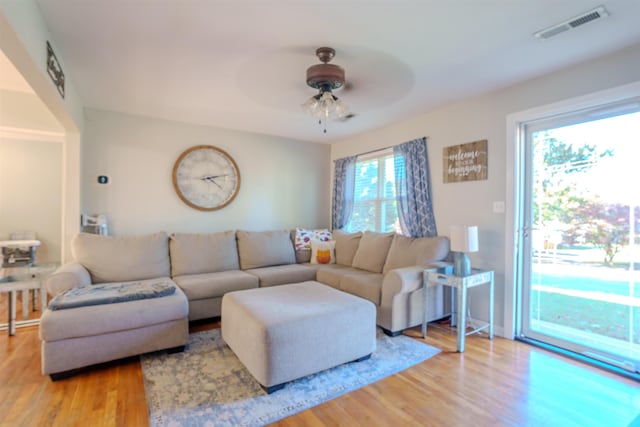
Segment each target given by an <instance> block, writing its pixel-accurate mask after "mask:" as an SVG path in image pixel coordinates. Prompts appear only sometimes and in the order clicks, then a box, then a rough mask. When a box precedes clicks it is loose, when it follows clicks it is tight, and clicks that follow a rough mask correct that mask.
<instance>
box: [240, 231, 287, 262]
mask: <svg viewBox="0 0 640 427" xmlns="http://www.w3.org/2000/svg"><path fill="white" fill-rule="evenodd" d="M236 237H237V239H238V255H239V256H240V268H241V269H243V270H247V269H250V268H259V267H269V266H271V265H284V264H295V263H296V255H295V252H294V251H293V243H292V242H291V234H290V232H289V231H287V230H274V231H238V232H237V233H236Z"/></svg>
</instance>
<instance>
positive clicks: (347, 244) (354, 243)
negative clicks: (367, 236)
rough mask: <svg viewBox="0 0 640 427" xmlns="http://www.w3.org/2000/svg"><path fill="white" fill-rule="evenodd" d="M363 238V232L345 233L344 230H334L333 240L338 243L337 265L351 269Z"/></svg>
mask: <svg viewBox="0 0 640 427" xmlns="http://www.w3.org/2000/svg"><path fill="white" fill-rule="evenodd" d="M361 238H362V232H361V231H358V232H357V233H345V232H344V231H342V230H333V239H334V240H335V241H336V264H341V265H346V266H348V267H351V264H352V263H353V257H354V256H355V254H356V251H357V250H358V245H359V244H360V239H361Z"/></svg>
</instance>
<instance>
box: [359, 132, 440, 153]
mask: <svg viewBox="0 0 640 427" xmlns="http://www.w3.org/2000/svg"><path fill="white" fill-rule="evenodd" d="M416 139H424V140H426V139H427V137H426V136H421V137H419V138H416ZM411 141H415V140H414V139H412V140H409V141H406V142H411ZM401 144H404V142H402V143H401ZM398 145H400V144H395V145H390V146H388V147H383V148H376V149H375V150H371V151H367V152H364V153H360V154H356V156H366V155H367V154H372V153H377V152H378V151H384V150H388V149H389V148H393V147H395V146H398Z"/></svg>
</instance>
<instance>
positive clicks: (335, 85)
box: [302, 47, 349, 133]
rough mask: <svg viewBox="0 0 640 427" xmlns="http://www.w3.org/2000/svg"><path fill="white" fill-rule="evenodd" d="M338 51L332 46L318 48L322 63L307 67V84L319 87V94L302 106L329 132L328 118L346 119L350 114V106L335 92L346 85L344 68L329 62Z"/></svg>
mask: <svg viewBox="0 0 640 427" xmlns="http://www.w3.org/2000/svg"><path fill="white" fill-rule="evenodd" d="M335 54H336V51H335V50H334V49H333V48H330V47H320V48H318V49H316V56H317V57H318V59H319V60H320V62H322V64H316V65H312V66H311V67H309V68H307V85H308V86H309V87H312V88H314V89H318V94H317V95H314V96H312V97H311V98H309V99H308V100H307V101H306V102H305V103H304V104H302V107H303V108H304V110H305V111H307V112H308V113H309V114H310V115H311V116H312V117H314V118H316V119H318V123H319V124H320V125H322V124H324V133H327V119H328V118H333V119H344V118H345V117H347V116H348V115H349V108H348V107H347V106H346V105H344V104H343V103H342V101H340V100H339V99H338V97H337V96H335V95H334V94H333V92H332V91H333V90H335V89H340V88H341V87H342V86H343V85H344V81H345V80H344V69H343V68H342V67H340V66H338V65H335V64H329V61H331V60H332V59H333V57H334V56H335Z"/></svg>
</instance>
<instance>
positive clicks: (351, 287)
mask: <svg viewBox="0 0 640 427" xmlns="http://www.w3.org/2000/svg"><path fill="white" fill-rule="evenodd" d="M383 278H384V276H383V275H382V274H374V273H368V274H348V275H346V276H344V277H342V279H341V280H340V290H341V291H344V292H348V293H350V294H351V295H356V296H359V297H360V298H364V299H367V300H369V301H371V302H372V303H374V304H375V305H376V306H378V305H380V295H381V291H382V280H383Z"/></svg>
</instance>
